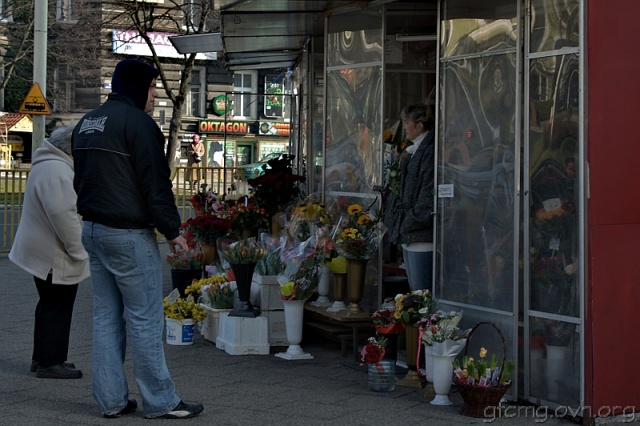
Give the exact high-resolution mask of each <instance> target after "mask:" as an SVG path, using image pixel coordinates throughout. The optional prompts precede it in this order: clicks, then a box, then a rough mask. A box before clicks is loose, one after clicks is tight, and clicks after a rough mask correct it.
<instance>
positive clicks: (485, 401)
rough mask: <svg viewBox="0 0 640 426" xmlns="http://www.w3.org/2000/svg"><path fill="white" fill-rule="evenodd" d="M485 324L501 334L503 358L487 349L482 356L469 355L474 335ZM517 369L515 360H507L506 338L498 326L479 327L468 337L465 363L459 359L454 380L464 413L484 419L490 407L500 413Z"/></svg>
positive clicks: (482, 351) (476, 326)
mask: <svg viewBox="0 0 640 426" xmlns="http://www.w3.org/2000/svg"><path fill="white" fill-rule="evenodd" d="M482 325H488V326H491V327H493V329H494V330H495V331H496V333H498V335H499V337H500V340H501V342H502V359H499V358H498V356H497V355H496V354H495V353H493V354H491V355H489V351H488V350H487V349H486V348H485V347H484V346H482V347H481V348H480V350H479V352H478V357H471V356H469V354H468V350H469V342H470V341H471V339H472V336H473V333H474V332H475V331H476V330H477V329H478V327H480V326H482ZM514 368H515V363H514V362H513V360H512V359H511V358H507V347H506V345H505V343H504V336H503V335H502V333H501V332H500V330H499V329H498V327H496V326H495V325H494V324H492V323H490V322H480V323H478V324H476V325H475V326H474V327H473V328H472V329H471V331H469V332H468V334H467V339H466V343H465V348H464V356H463V358H462V364H461V363H460V362H459V361H458V360H457V359H456V360H455V361H454V362H453V372H454V375H455V379H454V380H455V383H456V385H457V387H458V390H459V391H460V395H462V399H463V400H464V405H463V407H462V410H461V411H460V412H461V413H462V414H464V415H466V416H471V417H484V416H485V413H486V412H487V411H486V410H487V408H488V407H494V411H493V412H495V409H496V408H497V409H498V410H499V407H500V399H501V398H502V396H503V395H504V394H505V392H506V391H507V390H508V389H509V387H511V380H510V379H511V373H513V369H514Z"/></svg>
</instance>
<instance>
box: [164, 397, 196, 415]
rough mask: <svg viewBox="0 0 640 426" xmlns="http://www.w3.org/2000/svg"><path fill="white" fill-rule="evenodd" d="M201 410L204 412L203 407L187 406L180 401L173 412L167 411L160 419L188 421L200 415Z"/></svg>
mask: <svg viewBox="0 0 640 426" xmlns="http://www.w3.org/2000/svg"><path fill="white" fill-rule="evenodd" d="M202 410H204V406H203V405H202V404H198V403H196V404H187V403H186V402H184V401H182V400H181V401H180V403H179V404H178V405H176V407H175V408H174V409H173V410H171V411H169V412H168V413H167V414H165V415H164V416H162V417H164V418H165V419H188V418H191V417H195V416H197V415H198V414H200V413H202Z"/></svg>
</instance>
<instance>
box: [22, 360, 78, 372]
mask: <svg viewBox="0 0 640 426" xmlns="http://www.w3.org/2000/svg"><path fill="white" fill-rule="evenodd" d="M62 365H64V366H65V367H67V368H73V369H75V368H76V365H75V364H74V363H72V362H63V363H62ZM29 371H31V372H32V373H35V372H36V371H38V361H31V367H29Z"/></svg>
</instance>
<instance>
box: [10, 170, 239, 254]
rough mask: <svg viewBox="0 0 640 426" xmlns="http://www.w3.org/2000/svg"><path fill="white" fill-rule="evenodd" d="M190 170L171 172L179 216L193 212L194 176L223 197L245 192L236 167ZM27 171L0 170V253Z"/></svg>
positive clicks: (13, 225)
mask: <svg viewBox="0 0 640 426" xmlns="http://www.w3.org/2000/svg"><path fill="white" fill-rule="evenodd" d="M190 171H191V177H192V179H187V178H188V177H189V175H188V172H189V169H188V168H187V167H177V168H176V170H175V171H174V174H173V193H174V195H175V199H176V205H177V206H178V211H179V212H180V216H181V217H182V219H183V220H185V219H187V218H190V217H193V216H195V212H194V210H193V208H192V207H191V203H190V202H189V199H190V198H191V197H193V196H194V195H195V194H196V193H197V192H198V191H199V190H200V189H202V188H201V187H200V186H199V185H198V186H197V187H193V180H194V179H195V178H197V177H198V176H199V177H200V181H199V182H200V185H206V189H207V190H211V191H213V192H215V193H216V194H218V195H219V196H222V195H223V194H225V195H226V197H227V198H238V197H240V196H242V195H247V194H248V187H247V183H246V182H245V181H239V180H238V179H237V177H238V169H237V168H221V167H195V168H192V170H190ZM29 172H30V170H29V169H15V170H2V171H0V230H1V231H2V234H1V236H2V245H1V246H0V253H7V252H9V250H11V246H12V244H13V239H14V237H15V235H16V229H17V228H18V223H20V216H21V215H22V200H23V197H24V188H25V186H26V184H27V178H28V176H29ZM198 172H199V174H198ZM240 174H241V173H240Z"/></svg>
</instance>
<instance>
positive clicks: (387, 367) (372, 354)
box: [360, 336, 396, 392]
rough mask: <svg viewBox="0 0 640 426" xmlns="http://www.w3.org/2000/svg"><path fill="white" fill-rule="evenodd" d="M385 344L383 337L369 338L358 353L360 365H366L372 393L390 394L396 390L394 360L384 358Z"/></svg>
mask: <svg viewBox="0 0 640 426" xmlns="http://www.w3.org/2000/svg"><path fill="white" fill-rule="evenodd" d="M387 342H388V341H387V338H386V337H385V336H378V337H377V338H376V337H369V339H368V340H367V343H366V344H365V345H364V346H363V347H362V351H360V360H361V364H360V365H364V364H368V367H367V373H368V374H367V376H368V382H369V389H371V390H372V391H374V392H391V391H393V390H395V388H396V365H395V364H396V363H395V360H389V359H385V358H384V354H385V347H386V346H387Z"/></svg>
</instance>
